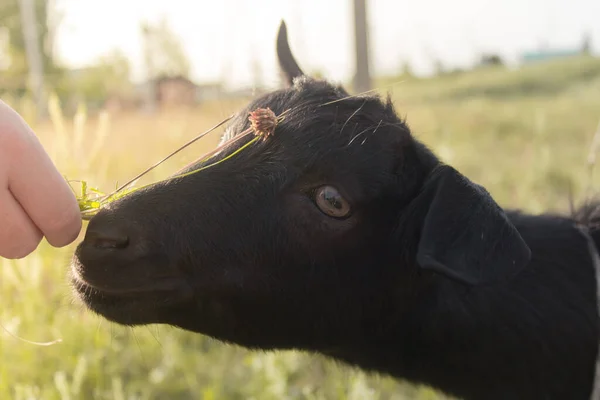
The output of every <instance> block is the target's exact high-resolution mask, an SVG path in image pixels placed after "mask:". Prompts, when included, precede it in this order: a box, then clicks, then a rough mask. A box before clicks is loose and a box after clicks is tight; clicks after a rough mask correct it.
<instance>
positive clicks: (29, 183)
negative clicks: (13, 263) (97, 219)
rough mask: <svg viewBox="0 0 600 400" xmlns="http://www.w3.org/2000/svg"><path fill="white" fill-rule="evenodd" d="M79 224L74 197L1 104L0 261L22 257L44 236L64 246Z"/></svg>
mask: <svg viewBox="0 0 600 400" xmlns="http://www.w3.org/2000/svg"><path fill="white" fill-rule="evenodd" d="M81 224H82V223H81V215H80V212H79V206H78V203H77V199H76V198H75V194H74V193H73V191H72V190H71V188H70V187H69V185H68V184H67V182H66V181H65V179H64V178H63V177H62V176H61V174H60V173H59V172H58V170H57V169H56V167H55V166H54V164H53V163H52V160H51V159H50V157H49V156H48V154H46V152H45V150H44V148H43V146H42V145H41V143H40V142H39V140H38V138H37V137H36V135H35V134H34V132H33V131H32V130H31V128H30V127H29V126H28V125H27V123H26V122H25V121H24V120H23V118H21V116H20V115H19V114H17V112H16V111H14V110H13V109H12V108H10V107H9V106H8V105H7V104H6V103H4V102H2V100H0V257H4V258H10V259H17V258H23V257H25V256H27V255H29V254H30V253H31V252H33V251H34V250H35V249H36V248H37V246H38V245H39V243H40V241H41V240H42V238H43V237H44V236H45V237H46V239H47V240H48V243H50V244H51V245H52V246H54V247H63V246H66V245H68V244H70V243H71V242H73V241H74V240H75V239H76V238H77V236H78V234H79V232H80V230H81Z"/></svg>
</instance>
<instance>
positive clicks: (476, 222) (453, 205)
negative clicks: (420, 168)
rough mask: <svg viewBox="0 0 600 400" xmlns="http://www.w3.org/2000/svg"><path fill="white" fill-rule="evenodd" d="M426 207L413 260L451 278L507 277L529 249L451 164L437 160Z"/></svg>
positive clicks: (516, 269) (488, 198) (478, 188)
mask: <svg viewBox="0 0 600 400" xmlns="http://www.w3.org/2000/svg"><path fill="white" fill-rule="evenodd" d="M419 197H420V198H421V199H417V200H423V201H425V202H427V204H428V207H427V211H426V213H425V218H424V220H423V225H422V227H421V237H420V240H419V245H418V251H417V263H418V264H419V266H420V267H421V268H424V269H429V270H433V271H435V272H437V273H440V274H443V275H445V276H447V277H449V278H452V279H455V280H457V281H460V282H463V283H467V284H471V285H477V284H485V283H493V282H497V281H501V280H506V279H510V278H511V277H513V276H514V275H516V274H517V273H518V272H519V271H520V270H521V269H522V268H523V267H525V266H526V265H527V264H528V263H529V260H530V259H531V250H530V249H529V247H528V246H527V244H526V243H525V241H524V240H523V238H522V237H521V235H520V234H519V232H518V231H517V229H516V228H515V226H514V225H513V224H512V223H511V222H510V221H509V220H508V217H507V216H506V214H505V213H504V211H503V210H502V209H501V208H500V206H498V204H496V202H495V201H494V200H493V199H492V197H491V195H490V194H489V193H488V191H487V190H485V189H484V188H483V187H481V186H479V185H477V184H475V183H473V182H471V181H470V180H469V179H467V178H466V177H465V176H463V175H461V174H460V173H459V172H458V171H456V170H455V169H454V168H452V167H449V166H446V165H444V166H440V167H438V168H437V169H436V170H435V171H434V172H432V174H431V175H430V177H429V179H428V181H427V182H426V183H425V185H424V188H423V191H422V193H421V194H420V195H419Z"/></svg>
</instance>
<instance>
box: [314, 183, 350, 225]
mask: <svg viewBox="0 0 600 400" xmlns="http://www.w3.org/2000/svg"><path fill="white" fill-rule="evenodd" d="M315 202H316V204H317V206H318V207H319V209H320V210H321V211H322V212H324V213H325V214H326V215H329V216H331V217H336V218H343V217H347V216H348V215H349V214H350V205H349V204H348V202H347V201H346V200H345V199H344V198H343V197H342V195H341V194H340V193H339V192H338V190H337V189H336V188H334V187H333V186H322V187H320V188H319V189H317V191H316V196H315Z"/></svg>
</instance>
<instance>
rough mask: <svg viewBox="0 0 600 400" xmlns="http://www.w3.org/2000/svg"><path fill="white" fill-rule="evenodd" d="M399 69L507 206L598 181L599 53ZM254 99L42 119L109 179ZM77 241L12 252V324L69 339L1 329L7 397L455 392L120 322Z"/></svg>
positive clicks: (420, 117) (554, 206)
mask: <svg viewBox="0 0 600 400" xmlns="http://www.w3.org/2000/svg"><path fill="white" fill-rule="evenodd" d="M399 80H400V79H399V78H398V79H386V80H384V81H382V82H381V85H380V86H381V87H382V92H390V94H391V96H392V98H393V99H394V101H395V104H396V107H397V110H398V112H399V113H400V114H401V115H402V116H403V117H406V118H407V120H408V123H409V125H410V126H411V128H412V130H413V131H414V133H415V135H416V136H417V137H418V138H419V139H420V140H422V141H424V142H425V143H427V144H428V145H430V146H431V147H432V148H433V149H434V150H435V151H436V152H437V153H438V154H439V155H440V156H441V157H442V159H443V160H445V161H447V162H449V163H451V164H453V165H454V166H455V167H457V168H458V169H459V170H461V171H462V172H463V173H465V174H466V175H467V176H469V177H470V178H471V179H473V180H474V181H476V182H478V183H480V184H483V185H484V186H486V187H487V188H488V189H489V190H490V192H491V193H492V194H493V195H494V196H495V198H496V199H497V200H498V201H499V202H500V203H501V204H502V205H503V206H506V207H520V208H524V209H526V210H529V211H533V212H540V211H542V210H547V209H551V210H562V211H567V210H568V207H569V193H571V192H572V193H573V195H574V198H575V200H580V199H582V198H583V196H584V195H585V193H586V190H587V189H588V187H589V186H590V185H592V186H593V188H594V189H596V190H600V188H599V185H598V183H599V182H598V179H591V175H590V168H589V166H588V154H589V152H590V148H591V143H592V138H593V135H594V132H595V131H596V129H597V126H598V123H599V120H600V60H598V59H593V58H579V59H573V60H567V61H560V62H555V63H551V64H542V65H536V66H531V67H527V68H525V69H523V70H519V71H507V70H502V69H485V70H478V71H474V72H471V73H467V74H463V75H457V76H445V77H439V78H435V79H428V80H410V79H408V80H406V81H404V82H401V83H398V81H399ZM242 103H243V102H241V101H240V102H228V103H225V102H219V103H215V104H211V105H202V106H199V107H198V108H197V109H195V110H171V111H168V112H164V113H160V114H158V115H153V116H146V115H140V114H131V113H129V114H118V115H113V116H110V115H99V116H95V117H93V118H91V117H90V118H87V117H86V115H85V113H84V112H80V113H79V114H77V115H76V117H75V118H74V119H61V118H60V115H59V107H58V105H57V104H55V103H53V107H52V108H51V110H52V112H53V121H52V123H44V124H34V123H32V125H33V127H34V128H35V129H36V131H37V132H38V134H39V136H40V139H41V140H42V142H43V144H44V145H45V146H46V148H47V150H48V151H49V152H50V154H51V156H52V158H53V159H54V160H55V162H56V164H57V165H58V167H59V168H60V170H61V171H62V172H63V174H65V175H66V176H68V177H69V178H70V179H85V180H87V181H88V182H89V183H90V184H91V185H94V186H97V187H99V188H100V189H102V190H110V189H111V188H114V186H115V185H116V183H117V182H121V183H123V182H125V181H126V180H128V179H129V178H131V177H133V176H134V175H136V174H137V173H138V172H140V171H142V170H143V169H145V168H146V167H147V166H149V165H151V164H153V163H154V162H156V161H158V160H159V159H161V158H162V157H164V156H165V155H167V154H168V153H169V152H170V151H171V150H174V149H176V148H177V147H179V146H180V145H181V144H183V143H185V142H186V141H187V140H189V139H190V138H192V137H193V136H195V135H196V134H197V133H199V132H201V131H203V130H205V129H207V128H208V127H210V126H212V125H213V124H215V123H217V122H219V121H220V120H221V119H222V118H223V117H225V116H227V115H229V114H230V113H231V112H233V111H235V110H236V108H237V107H238V106H239V105H241V104H242ZM16 106H17V105H16ZM18 106H19V107H20V109H21V110H23V113H24V114H25V115H26V116H27V115H28V111H27V108H23V107H22V105H20V104H18ZM219 134H220V131H218V132H215V133H214V134H213V135H211V136H210V137H207V138H204V139H202V140H201V141H200V142H198V143H196V144H194V145H193V146H191V147H190V148H188V149H186V150H185V151H183V152H182V153H180V154H181V155H178V156H176V157H174V158H173V159H171V160H169V161H168V162H166V163H165V164H163V165H162V166H161V167H159V168H158V169H157V170H155V171H153V172H152V173H150V174H149V175H148V176H147V177H146V178H144V179H143V180H142V181H140V183H144V182H150V181H152V180H155V179H159V178H163V177H166V176H167V175H168V174H169V173H172V172H174V171H175V170H177V169H178V168H179V167H181V166H183V165H184V164H185V163H187V162H189V161H191V160H193V159H195V158H196V157H198V156H199V155H200V154H201V153H203V152H205V151H207V150H208V149H210V148H212V147H214V146H215V145H216V143H217V141H218V139H219ZM596 175H597V174H596ZM596 175H594V176H596ZM74 187H75V186H74ZM82 233H83V232H82ZM75 244H76V243H75ZM75 244H74V245H75ZM74 245H73V246H69V247H68V248H65V249H54V248H51V247H50V246H49V245H47V244H46V243H45V242H43V243H42V244H41V245H40V247H39V249H38V250H37V251H36V252H35V253H33V254H32V255H30V256H29V257H27V258H26V259H24V260H19V261H8V260H0V268H1V269H0V298H1V302H0V324H2V326H3V327H5V328H6V329H7V330H9V331H10V332H12V333H13V334H15V335H18V336H19V337H22V338H24V339H27V340H32V341H50V340H55V339H59V338H60V339H62V342H60V343H58V344H55V345H52V346H48V347H40V346H35V345H32V344H29V343H26V342H24V341H21V340H18V339H15V338H13V337H12V336H10V335H8V334H7V333H6V332H5V331H4V330H3V329H1V328H0V399H15V400H33V399H44V400H69V399H115V400H134V399H136V400H137V399H174V400H175V399H206V400H209V399H257V400H258V399H260V400H269V399H273V400H275V399H356V400H358V399H398V400H399V399H420V400H424V399H432V400H433V399H445V397H443V396H442V395H440V394H438V393H436V392H435V391H433V390H431V389H428V388H424V387H413V386H410V385H406V384H402V383H398V382H394V381H392V380H390V379H386V378H381V377H376V376H366V375H364V374H362V373H360V372H358V371H356V370H353V369H350V368H348V367H346V366H343V365H340V364H335V363H333V362H329V361H327V360H324V359H322V358H319V357H315V356H309V355H305V354H300V353H296V352H282V353H276V354H274V353H251V352H248V351H245V350H243V349H240V348H236V347H233V346H224V345H222V344H220V343H218V342H215V341H213V340H210V339H208V338H205V337H202V336H200V335H194V334H190V333H186V332H183V331H180V330H176V329H174V328H169V327H166V326H149V327H140V328H136V329H130V328H123V327H119V326H116V325H114V324H111V323H108V322H106V321H104V320H102V319H101V318H99V317H97V316H95V315H92V314H91V313H89V312H86V311H85V310H84V309H83V307H82V306H81V305H80V304H78V303H77V302H76V301H74V299H73V297H72V294H71V292H70V289H69V286H68V282H67V278H66V274H67V270H68V266H69V259H70V257H71V254H72V251H73V249H74Z"/></svg>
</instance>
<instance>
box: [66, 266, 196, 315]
mask: <svg viewBox="0 0 600 400" xmlns="http://www.w3.org/2000/svg"><path fill="white" fill-rule="evenodd" d="M82 271H84V269H83V266H82V265H81V264H80V262H79V261H78V260H77V259H75V260H74V261H73V265H72V268H71V273H70V279H71V286H72V288H73V290H74V292H75V295H76V297H77V298H79V300H80V301H82V302H83V304H84V305H85V306H86V307H87V308H88V309H90V310H91V311H93V312H95V313H97V314H99V315H101V316H103V317H104V318H106V319H108V320H110V321H112V322H116V323H119V324H123V325H143V324H151V323H162V322H164V321H165V320H166V318H167V315H168V314H169V310H170V309H172V308H174V307H177V306H178V305H181V304H184V303H186V302H188V301H190V300H191V299H193V293H192V289H191V287H190V286H189V285H188V284H187V282H185V281H184V280H183V279H174V278H173V279H162V280H157V281H155V282H149V283H147V284H141V285H137V286H129V287H121V286H119V285H118V284H117V283H114V284H113V285H111V283H110V281H103V282H102V283H101V284H100V283H98V282H91V281H90V280H89V279H86V277H85V274H82ZM107 279H108V278H107ZM112 279H115V278H114V277H112ZM115 282H116V281H115Z"/></svg>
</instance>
